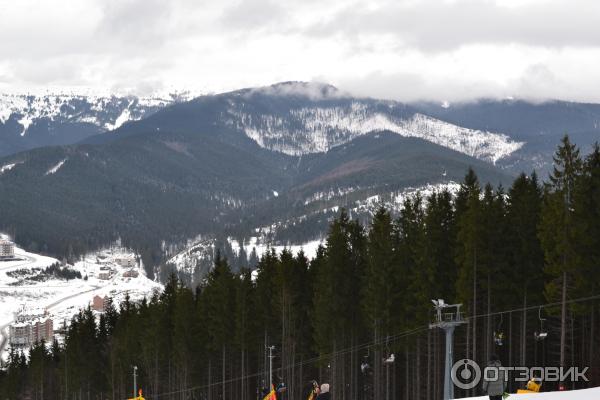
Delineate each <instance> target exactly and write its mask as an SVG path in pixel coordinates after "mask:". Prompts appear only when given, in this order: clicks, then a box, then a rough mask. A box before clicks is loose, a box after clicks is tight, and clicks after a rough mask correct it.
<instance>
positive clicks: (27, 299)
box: [0, 247, 163, 357]
mask: <svg viewBox="0 0 600 400" xmlns="http://www.w3.org/2000/svg"><path fill="white" fill-rule="evenodd" d="M128 256H129V257H132V256H134V255H133V254H132V253H131V252H129V251H128V250H126V249H123V248H118V247H116V248H114V247H113V248H108V249H105V250H102V251H99V252H96V253H93V254H89V255H88V256H86V257H84V258H83V259H82V260H81V261H78V262H77V263H75V265H74V266H72V269H74V270H77V271H79V272H80V273H81V279H71V280H62V279H57V278H53V277H52V278H50V279H48V280H44V281H40V282H37V281H33V280H32V281H29V280H26V281H23V279H22V276H26V277H27V276H35V275H36V274H38V275H39V274H40V273H41V270H43V269H44V268H46V267H48V266H50V265H52V264H54V263H56V262H58V260H56V259H54V258H51V257H46V256H41V255H39V254H34V253H29V252H26V251H24V250H23V249H20V248H15V257H16V258H18V260H15V261H4V262H0V351H1V353H2V356H3V357H4V356H5V355H6V353H5V350H6V341H7V338H8V337H7V335H8V332H7V331H8V326H9V325H10V323H11V322H12V321H13V319H14V313H15V312H16V311H17V310H18V309H20V308H21V307H22V306H25V307H28V308H33V307H35V308H44V309H46V310H47V312H48V314H49V316H50V317H51V318H52V320H53V322H54V329H57V328H59V327H62V326H63V324H65V323H66V324H68V323H69V322H70V320H71V318H72V317H73V315H75V314H76V313H77V312H78V311H79V310H80V309H82V308H85V307H87V306H88V305H90V303H91V301H92V299H93V297H94V296H95V295H97V294H98V295H101V296H105V295H109V296H110V297H112V299H113V301H114V302H115V304H119V303H120V302H121V301H123V300H124V298H125V296H126V294H128V295H129V297H130V298H131V300H132V301H137V300H141V299H142V298H144V297H149V296H151V295H152V293H153V292H154V291H155V290H162V287H163V286H162V285H161V284H159V283H156V282H154V281H152V280H150V279H148V278H147V277H146V275H145V272H144V268H143V266H141V265H136V266H134V267H133V269H134V270H135V271H137V272H138V276H137V277H124V276H123V274H124V273H125V272H126V271H128V270H130V269H131V268H128V267H121V266H119V265H118V264H117V262H116V261H117V259H118V258H120V257H128ZM101 268H103V269H104V270H102V269H101ZM107 269H111V270H112V271H113V273H112V274H111V276H110V278H109V279H101V277H100V273H101V272H104V273H106V272H107ZM17 270H19V271H20V272H22V273H23V274H24V275H22V276H19V277H16V276H15V275H14V274H10V275H13V276H10V275H9V273H10V272H13V273H14V271H17Z"/></svg>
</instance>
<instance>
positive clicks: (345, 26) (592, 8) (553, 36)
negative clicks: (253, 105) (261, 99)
mask: <svg viewBox="0 0 600 400" xmlns="http://www.w3.org/2000/svg"><path fill="white" fill-rule="evenodd" d="M598 26H600V2H596V1H584V0H571V1H569V2H566V1H556V2H550V3H543V4H531V5H527V6H523V7H517V8H507V7H501V6H498V5H496V4H495V3H493V2H491V1H475V0H469V1H457V2H439V1H433V0H424V1H421V2H416V3H411V4H410V5H406V4H404V3H402V2H392V3H388V4H387V5H385V6H382V7H380V8H377V9H375V10H371V9H369V8H368V7H367V6H365V5H361V3H356V4H352V5H351V6H348V7H347V8H345V9H343V10H342V11H340V12H339V13H338V14H337V15H335V16H333V17H331V18H329V19H327V20H325V21H320V22H318V23H315V24H313V25H312V26H311V27H309V28H308V29H306V30H305V33H306V34H309V35H314V36H321V37H323V36H329V35H335V34H344V35H350V36H360V35H368V34H374V35H381V34H391V35H394V36H395V38H396V40H397V44H398V46H400V47H415V48H418V49H419V50H423V51H444V50H451V49H453V48H456V47H459V46H462V45H466V44H474V43H494V44H496V43H500V44H505V43H519V44H525V45H533V46H544V47H562V46H592V47H594V46H600V29H598Z"/></svg>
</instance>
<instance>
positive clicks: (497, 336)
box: [494, 314, 505, 346]
mask: <svg viewBox="0 0 600 400" xmlns="http://www.w3.org/2000/svg"><path fill="white" fill-rule="evenodd" d="M502 319H503V318H502V314H500V323H499V324H498V326H497V328H496V330H495V331H494V343H496V345H497V346H502V345H503V344H504V337H505V336H504V332H503V331H502Z"/></svg>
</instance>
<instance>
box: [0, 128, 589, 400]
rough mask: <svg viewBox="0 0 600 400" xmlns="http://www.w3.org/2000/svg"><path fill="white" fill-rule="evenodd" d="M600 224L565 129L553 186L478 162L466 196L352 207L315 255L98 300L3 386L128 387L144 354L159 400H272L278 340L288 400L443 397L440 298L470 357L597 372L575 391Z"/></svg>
mask: <svg viewBox="0 0 600 400" xmlns="http://www.w3.org/2000/svg"><path fill="white" fill-rule="evenodd" d="M599 230H600V148H599V147H598V146H595V147H594V148H593V151H592V153H591V154H589V155H588V156H586V157H585V158H582V157H581V156H580V155H579V151H578V150H577V148H576V147H575V146H574V145H572V144H571V143H570V142H569V139H568V137H565V138H564V139H563V141H562V143H561V145H560V146H559V148H558V150H557V152H556V155H555V168H554V171H553V173H552V174H551V177H550V180H549V182H548V183H546V184H543V185H542V184H541V183H540V182H538V179H537V177H536V175H535V174H532V175H530V176H527V175H525V174H522V175H520V176H519V177H518V178H517V179H516V180H515V181H514V182H513V184H512V186H511V187H510V188H508V189H504V188H502V187H497V188H494V187H492V186H491V185H485V186H484V187H481V185H480V183H479V182H478V179H477V176H476V175H475V174H474V172H473V171H469V172H468V173H467V175H466V177H465V179H464V182H462V184H461V188H460V190H459V191H458V193H457V194H456V195H455V196H452V195H451V194H450V193H449V192H447V191H441V192H438V193H433V194H431V195H430V196H428V197H427V198H422V197H421V196H419V195H417V196H415V197H413V198H409V199H407V200H406V201H405V203H404V207H403V209H402V211H401V212H400V215H399V216H398V218H393V217H392V216H391V215H390V213H389V212H388V211H386V210H385V209H380V210H379V211H378V212H377V213H376V214H375V215H374V216H373V220H372V222H371V223H370V225H369V226H368V227H365V226H362V225H361V224H360V223H359V222H357V221H353V220H351V219H350V218H349V217H348V214H347V213H346V212H344V211H342V212H341V214H340V215H339V216H338V217H337V218H336V219H335V220H334V221H332V223H331V225H330V228H329V233H328V236H327V239H326V245H325V246H323V247H321V248H320V249H319V250H318V252H317V255H316V257H315V258H314V259H313V260H308V259H307V258H306V257H305V256H304V255H303V254H302V253H300V254H298V255H296V256H294V255H293V254H291V253H290V252H288V251H284V252H282V253H281V254H276V253H275V252H269V253H267V254H265V255H264V256H263V257H262V258H261V259H260V261H259V263H258V266H257V269H256V271H254V272H252V271H250V270H249V269H244V270H243V271H242V272H241V273H239V274H238V273H233V272H232V270H231V268H230V266H229V264H228V262H227V260H226V259H225V258H223V257H221V256H217V257H216V260H215V264H214V267H213V269H212V270H211V271H210V272H209V274H208V275H207V277H206V278H205V280H204V281H203V282H202V284H201V285H199V286H198V287H196V288H194V289H190V288H188V287H186V286H184V285H183V284H181V282H180V281H179V280H178V279H177V278H175V277H174V276H173V277H172V278H171V279H170V280H169V282H168V283H167V284H166V286H165V290H164V291H163V292H162V293H160V294H159V293H157V294H155V295H154V296H153V297H152V298H150V299H148V300H144V301H142V302H141V303H139V304H133V303H132V302H130V301H128V300H126V301H125V302H123V303H122V304H121V305H120V307H119V309H118V310H117V309H116V308H115V307H113V306H112V305H110V306H109V307H108V308H107V310H106V312H105V313H104V314H102V315H101V316H100V317H99V318H96V317H95V316H94V314H93V313H92V311H90V310H89V309H88V310H83V311H81V312H80V314H79V315H78V316H76V317H75V318H74V320H73V321H72V323H71V325H70V327H69V328H68V330H67V332H66V338H65V341H64V343H62V344H58V343H56V342H55V343H53V344H52V345H51V346H45V345H38V346H36V347H34V348H33V349H32V350H31V352H30V354H29V357H25V356H23V355H22V354H21V353H20V352H18V351H15V350H12V351H11V352H10V354H9V358H8V364H7V366H6V369H5V371H3V372H2V373H1V375H0V394H1V396H2V398H10V399H13V398H31V399H106V398H108V399H122V398H127V397H131V395H132V390H133V389H132V386H133V378H132V368H133V366H134V365H135V366H137V367H138V370H137V373H138V380H137V382H138V384H139V386H141V387H143V388H144V391H145V397H146V398H147V399H157V398H159V399H209V400H216V399H223V400H225V399H227V400H229V399H231V400H238V399H239V400H248V399H261V398H262V393H261V391H262V390H263V389H264V388H266V387H267V386H268V382H269V374H268V371H269V358H268V355H269V354H268V352H267V350H266V348H267V347H269V346H274V350H273V356H274V358H273V375H272V379H273V381H274V383H275V384H276V385H281V384H285V386H286V390H285V392H283V393H282V395H281V396H282V397H283V398H288V399H294V400H295V399H304V398H306V395H307V393H308V391H309V389H310V387H311V381H312V380H313V379H314V380H317V381H318V382H328V383H330V385H331V390H332V394H333V397H334V398H335V399H336V400H338V399H339V400H355V399H381V398H386V399H389V398H394V399H407V400H408V399H411V400H413V399H423V400H425V399H426V400H433V399H436V400H437V399H440V398H441V396H442V390H443V363H444V338H443V333H442V332H441V331H439V330H430V329H428V323H429V322H430V320H431V318H432V311H433V308H432V304H431V299H438V298H442V299H445V300H446V301H447V302H462V303H463V304H464V307H463V309H464V311H465V315H466V316H467V317H468V319H467V322H468V323H467V324H465V325H463V326H462V327H460V328H459V329H457V331H456V334H455V352H454V354H455V358H456V359H459V358H463V357H468V358H472V359H475V360H476V361H478V362H480V363H485V362H486V360H487V359H488V358H489V356H490V355H491V353H497V354H499V355H500V358H501V360H502V363H503V364H504V365H522V366H534V365H537V366H540V365H541V366H544V365H552V366H558V365H564V366H591V367H592V368H591V370H590V371H588V374H587V376H588V378H589V379H590V382H589V383H585V382H583V383H581V382H580V383H570V382H569V383H566V384H567V387H568V388H576V387H584V386H585V385H598V384H600V373H599V372H600V371H599V369H598V362H599V360H598V358H599V357H598V350H597V349H598V343H597V338H596V336H597V332H598V328H599V326H598V315H597V314H598V305H599V302H600V297H599V295H600V290H599V289H600V288H599V285H600V267H599V265H600V232H599ZM539 306H542V307H539ZM540 318H542V319H545V321H541V319H540ZM541 331H546V332H547V333H548V337H547V338H546V339H545V340H539V341H538V340H536V338H535V335H534V333H535V332H537V333H538V334H539V333H540V332H541ZM500 337H502V340H498V339H499V338H500ZM500 342H501V343H502V344H500ZM392 354H393V356H392ZM516 388H517V384H516V383H515V382H512V381H511V382H510V384H509V390H511V391H514V390H516ZM555 388H556V387H555V386H553V384H550V383H545V384H544V389H545V390H550V389H555ZM471 392H473V393H475V392H476V390H473V391H471ZM471 392H469V393H466V392H463V391H458V390H457V391H456V395H457V396H461V395H467V394H473V393H471Z"/></svg>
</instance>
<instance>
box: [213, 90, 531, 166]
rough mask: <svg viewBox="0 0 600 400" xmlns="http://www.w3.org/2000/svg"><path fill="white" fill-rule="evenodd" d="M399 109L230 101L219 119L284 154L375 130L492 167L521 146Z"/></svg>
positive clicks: (320, 148) (319, 148)
mask: <svg viewBox="0 0 600 400" xmlns="http://www.w3.org/2000/svg"><path fill="white" fill-rule="evenodd" d="M241 99H242V100H243V99H244V98H243V97H242V98H241ZM404 108H405V107H404V106H403V105H400V104H397V103H395V102H380V101H374V100H361V99H354V100H351V101H348V100H343V99H342V100H339V101H335V100H334V101H329V102H327V103H325V104H319V103H315V104H313V105H308V106H302V107H289V108H287V109H284V110H282V111H279V112H274V113H271V112H261V111H260V110H258V111H259V112H257V110H254V109H249V107H247V105H246V102H245V101H230V107H229V109H228V113H227V116H225V117H224V118H225V122H226V123H227V124H228V125H231V126H234V127H236V128H237V129H240V130H242V131H244V132H245V133H246V135H247V136H248V137H250V138H251V139H253V140H254V141H255V142H256V143H258V144H259V145H260V146H261V147H263V148H268V149H270V150H274V151H279V152H282V153H285V154H289V155H304V154H310V153H319V152H326V151H328V150H329V149H331V148H332V147H335V146H339V145H341V144H344V143H347V142H349V141H351V140H352V139H354V138H356V137H357V136H360V135H364V134H368V133H371V132H377V131H391V132H395V133H397V134H399V135H401V136H405V137H416V138H421V139H424V140H427V141H430V142H432V143H435V144H438V145H441V146H444V147H447V148H450V149H452V150H456V151H459V152H462V153H464V154H467V155H469V156H473V157H476V158H479V159H481V160H485V161H489V162H492V163H495V162H496V161H498V160H500V159H502V158H504V157H507V156H509V155H510V154H512V153H513V152H515V151H517V150H518V149H520V148H521V147H522V146H523V144H524V143H523V142H516V141H514V140H512V139H511V138H510V137H509V136H507V135H504V134H502V133H493V132H487V131H482V130H477V129H468V128H464V127H460V126H457V125H453V124H450V123H448V122H444V121H442V120H439V119H436V118H432V117H429V116H427V115H424V114H420V113H410V114H409V115H407V113H406V112H405V109H404Z"/></svg>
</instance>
